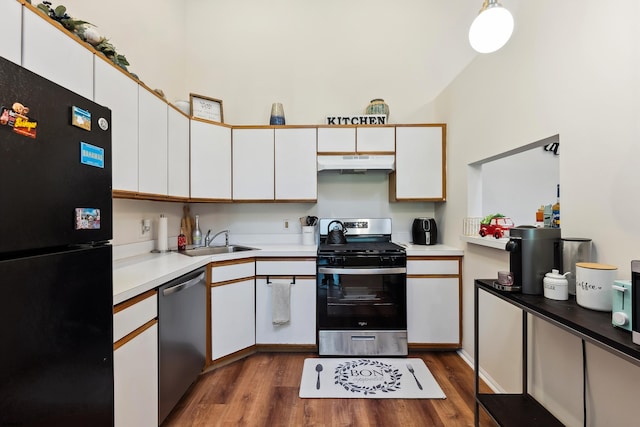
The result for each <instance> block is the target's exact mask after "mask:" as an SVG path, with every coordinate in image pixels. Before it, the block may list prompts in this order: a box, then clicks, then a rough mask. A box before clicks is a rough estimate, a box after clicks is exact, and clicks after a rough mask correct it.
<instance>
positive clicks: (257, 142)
mask: <svg viewBox="0 0 640 427" xmlns="http://www.w3.org/2000/svg"><path fill="white" fill-rule="evenodd" d="M232 142H233V200H256V201H257V200H273V199H274V130H273V129H271V128H269V129H244V128H240V129H233V138H232ZM314 169H315V168H314Z"/></svg>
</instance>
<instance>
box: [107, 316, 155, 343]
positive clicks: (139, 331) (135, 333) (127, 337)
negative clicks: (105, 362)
mask: <svg viewBox="0 0 640 427" xmlns="http://www.w3.org/2000/svg"><path fill="white" fill-rule="evenodd" d="M157 324H158V319H151V320H149V321H148V322H147V323H145V324H144V325H142V326H140V327H139V328H137V329H135V330H134V331H132V332H130V333H128V334H127V335H125V336H124V337H122V338H120V339H119V340H118V341H116V342H115V343H114V344H113V351H116V350H117V349H119V348H120V347H122V346H123V345H125V344H126V343H128V342H129V341H131V340H133V339H134V338H136V337H137V336H138V335H140V334H142V333H143V332H144V331H146V330H147V329H149V328H150V327H152V326H153V325H157Z"/></svg>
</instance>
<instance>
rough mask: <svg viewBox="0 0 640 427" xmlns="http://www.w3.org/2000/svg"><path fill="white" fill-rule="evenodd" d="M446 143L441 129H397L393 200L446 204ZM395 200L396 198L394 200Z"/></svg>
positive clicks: (426, 127) (421, 127) (427, 127)
mask: <svg viewBox="0 0 640 427" xmlns="http://www.w3.org/2000/svg"><path fill="white" fill-rule="evenodd" d="M444 156H445V143H444V128H443V127H441V126H415V127H411V126H408V127H404V126H398V127H397V128H396V171H395V174H394V177H393V179H391V180H390V184H391V185H392V188H390V194H391V195H392V200H394V199H395V200H398V201H399V200H428V201H444V200H445V196H446V193H445V169H444V165H445V157H444ZM394 196H395V197H394Z"/></svg>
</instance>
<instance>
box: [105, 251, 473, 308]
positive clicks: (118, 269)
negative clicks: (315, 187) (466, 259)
mask: <svg viewBox="0 0 640 427" xmlns="http://www.w3.org/2000/svg"><path fill="white" fill-rule="evenodd" d="M399 244H400V245H402V246H404V247H405V248H406V250H407V256H447V255H449V256H462V255H463V254H464V252H463V251H462V249H459V248H454V247H451V246H446V245H430V246H424V245H414V244H411V243H399ZM249 246H251V247H254V248H257V249H258V250H255V251H244V252H235V253H229V254H218V255H206V256H199V257H190V256H187V255H183V254H180V253H177V252H165V253H146V254H142V255H136V256H132V257H128V258H122V259H118V260H115V261H114V262H113V304H114V305H115V304H119V303H121V302H123V301H126V300H128V299H130V298H133V297H135V296H137V295H140V294H142V293H144V292H146V291H148V290H151V289H154V288H157V287H158V286H161V285H163V284H164V283H166V282H168V281H170V280H173V279H175V278H177V277H180V276H182V275H183V274H186V273H189V272H190V271H193V270H195V269H196V268H199V267H202V266H205V265H207V264H208V263H210V262H215V261H224V260H229V259H240V258H247V257H315V256H316V253H317V248H316V246H308V245H295V244H284V245H264V244H260V245H249Z"/></svg>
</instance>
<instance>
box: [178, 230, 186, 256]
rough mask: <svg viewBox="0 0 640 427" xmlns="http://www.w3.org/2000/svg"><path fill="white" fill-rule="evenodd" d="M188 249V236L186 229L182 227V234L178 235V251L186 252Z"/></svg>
mask: <svg viewBox="0 0 640 427" xmlns="http://www.w3.org/2000/svg"><path fill="white" fill-rule="evenodd" d="M186 249H187V236H185V234H184V228H182V227H180V234H178V250H179V251H184V250H186Z"/></svg>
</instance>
